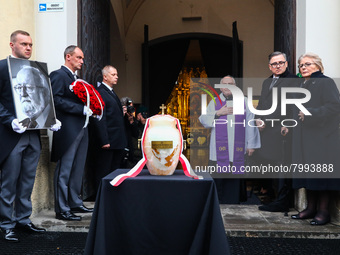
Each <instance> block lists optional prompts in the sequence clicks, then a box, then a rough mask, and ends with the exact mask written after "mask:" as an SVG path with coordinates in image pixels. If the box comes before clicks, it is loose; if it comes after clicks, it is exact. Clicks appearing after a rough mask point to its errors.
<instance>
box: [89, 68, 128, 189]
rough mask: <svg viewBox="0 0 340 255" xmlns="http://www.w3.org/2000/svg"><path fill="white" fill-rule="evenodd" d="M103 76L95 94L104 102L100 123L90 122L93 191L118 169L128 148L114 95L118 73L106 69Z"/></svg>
mask: <svg viewBox="0 0 340 255" xmlns="http://www.w3.org/2000/svg"><path fill="white" fill-rule="evenodd" d="M102 75H103V81H102V83H101V84H100V86H99V87H98V92H99V93H100V95H101V96H102V98H103V100H104V103H105V108H104V112H103V117H102V119H101V120H100V121H98V120H96V119H95V120H94V121H93V127H94V134H95V136H94V139H95V141H94V144H95V146H96V149H95V152H94V161H95V163H94V166H93V168H95V184H96V190H97V189H98V186H99V183H100V180H101V179H102V178H103V177H105V176H106V175H107V174H109V173H110V172H112V171H113V170H115V169H117V168H119V166H120V164H121V161H122V157H123V155H124V148H126V146H127V140H126V134H125V127H124V114H123V109H122V105H121V102H120V100H119V98H118V96H117V95H116V93H115V92H114V91H113V87H114V86H116V84H117V81H118V73H117V69H116V68H114V67H113V66H105V67H104V68H103V70H102Z"/></svg>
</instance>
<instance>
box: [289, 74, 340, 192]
mask: <svg viewBox="0 0 340 255" xmlns="http://www.w3.org/2000/svg"><path fill="white" fill-rule="evenodd" d="M303 87H304V88H306V89H308V90H309V91H310V93H311V99H310V100H309V101H308V102H306V103H305V104H304V107H306V109H307V110H308V111H309V112H310V113H311V114H312V115H311V116H307V115H305V117H304V121H300V120H299V119H298V116H297V115H298V112H299V111H300V110H299V109H297V108H295V109H294V112H293V114H294V118H295V120H296V121H297V122H298V125H297V126H296V127H294V128H292V130H293V156H292V157H293V163H296V164H307V165H308V166H309V167H310V166H311V165H312V164H314V165H317V164H327V165H328V164H332V165H333V168H334V171H335V174H334V176H335V177H339V176H340V173H339V171H340V135H339V123H340V98H339V90H338V89H337V87H336V84H335V82H334V81H333V80H332V79H331V78H329V77H327V76H325V75H323V74H322V73H321V72H315V73H313V74H312V76H311V78H310V79H309V80H308V81H307V82H306V83H305V84H303ZM306 175H307V176H311V175H310V174H308V173H306ZM293 187H294V188H302V187H304V188H307V189H311V190H340V179H312V178H310V179H294V181H293Z"/></svg>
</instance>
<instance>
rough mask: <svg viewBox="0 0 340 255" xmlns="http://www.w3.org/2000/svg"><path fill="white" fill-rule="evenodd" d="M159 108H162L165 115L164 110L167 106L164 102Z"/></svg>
mask: <svg viewBox="0 0 340 255" xmlns="http://www.w3.org/2000/svg"><path fill="white" fill-rule="evenodd" d="M159 109H161V110H162V115H164V110H165V109H166V106H165V105H164V104H162V106H160V107H159Z"/></svg>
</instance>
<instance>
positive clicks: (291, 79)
mask: <svg viewBox="0 0 340 255" xmlns="http://www.w3.org/2000/svg"><path fill="white" fill-rule="evenodd" d="M272 79H273V76H270V77H269V78H267V79H266V80H265V81H264V82H263V84H262V90H261V96H260V99H259V103H258V106H257V107H256V109H257V110H268V109H270V108H271V106H272V104H273V97H272V90H270V89H269V88H270V84H271V82H272ZM298 80H299V79H297V76H296V75H293V74H291V73H290V72H289V71H288V70H286V71H285V72H284V73H283V74H281V75H280V78H279V79H278V80H277V82H276V83H275V85H274V87H277V88H278V91H277V92H278V93H277V99H278V103H277V108H276V110H275V111H274V112H273V113H272V114H270V115H265V116H261V115H257V116H256V117H255V118H260V119H262V120H266V119H268V120H269V119H279V120H280V121H275V122H274V125H273V127H272V122H271V121H265V123H266V127H265V129H264V130H263V131H261V132H260V137H261V148H259V149H257V150H256V152H255V155H254V156H255V157H257V158H258V159H259V160H261V159H264V160H272V161H282V157H283V144H282V143H283V139H284V137H283V136H282V135H281V127H282V125H281V121H282V120H284V119H289V118H290V115H291V108H289V107H287V108H288V109H287V115H286V116H282V115H281V89H282V88H283V87H297V86H298ZM287 97H288V96H287ZM289 138H290V135H288V136H287V137H285V139H287V140H289ZM288 153H289V152H286V154H288Z"/></svg>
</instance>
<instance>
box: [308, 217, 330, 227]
mask: <svg viewBox="0 0 340 255" xmlns="http://www.w3.org/2000/svg"><path fill="white" fill-rule="evenodd" d="M330 221H331V218H330V217H329V216H328V217H326V218H324V219H321V220H317V219H315V218H314V219H313V220H311V222H310V224H311V225H312V226H320V225H325V224H327V223H329V222H330Z"/></svg>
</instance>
